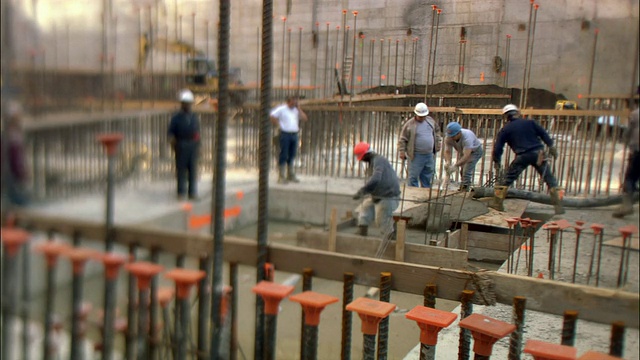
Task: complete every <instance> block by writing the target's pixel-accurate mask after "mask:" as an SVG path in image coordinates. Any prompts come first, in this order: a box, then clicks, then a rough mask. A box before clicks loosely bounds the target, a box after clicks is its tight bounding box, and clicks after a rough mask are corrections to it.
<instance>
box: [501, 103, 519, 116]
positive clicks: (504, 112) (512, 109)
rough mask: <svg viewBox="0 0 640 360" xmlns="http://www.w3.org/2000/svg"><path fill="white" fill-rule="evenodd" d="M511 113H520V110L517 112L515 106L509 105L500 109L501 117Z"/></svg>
mask: <svg viewBox="0 0 640 360" xmlns="http://www.w3.org/2000/svg"><path fill="white" fill-rule="evenodd" d="M511 111H520V110H518V107H517V106H515V105H513V104H509V105H506V106H505V107H503V108H502V115H504V114H506V113H508V112H511Z"/></svg>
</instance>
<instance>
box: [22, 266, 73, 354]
mask: <svg viewBox="0 0 640 360" xmlns="http://www.w3.org/2000/svg"><path fill="white" fill-rule="evenodd" d="M74 267H75V266H74ZM82 275H83V272H82V271H80V272H79V273H76V271H75V269H74V271H73V277H72V279H71V314H73V315H72V316H73V318H72V322H71V355H70V358H71V360H81V359H84V354H83V353H82V345H83V341H82V340H83V336H82V335H81V331H82V330H80V325H81V324H80V322H81V321H82V285H83V281H82ZM24 331H25V332H26V328H25V330H24Z"/></svg>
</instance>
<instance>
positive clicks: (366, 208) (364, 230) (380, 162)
mask: <svg viewBox="0 0 640 360" xmlns="http://www.w3.org/2000/svg"><path fill="white" fill-rule="evenodd" d="M353 155H354V156H355V157H356V158H357V159H358V161H362V162H365V163H367V165H368V166H367V170H366V173H367V175H368V176H369V178H368V180H367V183H366V184H365V185H364V186H363V187H362V188H360V189H359V190H358V192H357V193H356V194H355V195H354V196H353V199H354V200H360V199H363V198H364V197H365V196H367V195H368V196H367V197H366V198H365V199H364V200H363V201H362V203H361V204H360V206H359V207H358V209H357V210H356V211H357V213H358V233H359V234H360V235H361V236H367V235H368V227H369V225H370V224H371V223H372V222H374V220H375V223H376V224H377V225H378V227H379V229H380V232H381V233H382V234H383V235H384V234H386V233H388V232H390V231H392V229H393V224H394V223H393V212H394V211H395V210H396V208H397V207H398V205H399V204H400V200H399V197H400V182H399V180H398V174H396V172H395V170H393V168H392V167H391V164H390V163H389V160H387V159H386V158H385V157H384V156H381V155H378V154H376V153H375V152H374V151H373V149H371V145H369V144H368V143H366V142H360V143H358V144H356V146H355V147H354V148H353Z"/></svg>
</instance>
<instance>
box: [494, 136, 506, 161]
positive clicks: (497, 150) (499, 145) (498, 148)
mask: <svg viewBox="0 0 640 360" xmlns="http://www.w3.org/2000/svg"><path fill="white" fill-rule="evenodd" d="M505 142H506V136H505V133H504V129H502V130H500V132H499V133H498V138H497V139H496V142H495V143H494V144H493V154H492V159H493V162H494V163H500V159H501V158H502V152H503V151H504V144H505Z"/></svg>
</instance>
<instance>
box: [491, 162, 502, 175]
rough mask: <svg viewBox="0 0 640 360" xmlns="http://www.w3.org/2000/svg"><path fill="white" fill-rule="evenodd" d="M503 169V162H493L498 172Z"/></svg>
mask: <svg viewBox="0 0 640 360" xmlns="http://www.w3.org/2000/svg"><path fill="white" fill-rule="evenodd" d="M501 169H502V164H500V163H499V162H497V161H494V162H493V170H495V172H496V173H500V170H501Z"/></svg>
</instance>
